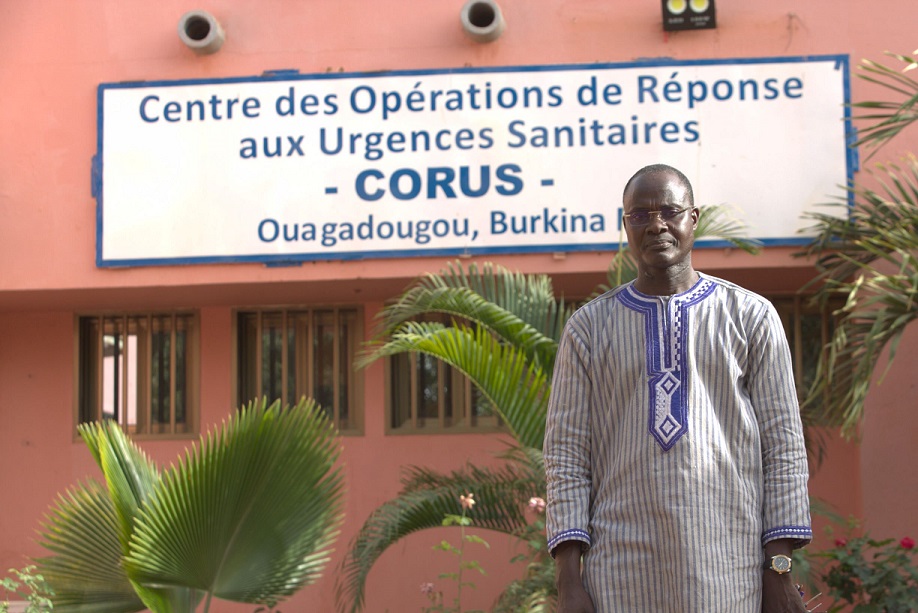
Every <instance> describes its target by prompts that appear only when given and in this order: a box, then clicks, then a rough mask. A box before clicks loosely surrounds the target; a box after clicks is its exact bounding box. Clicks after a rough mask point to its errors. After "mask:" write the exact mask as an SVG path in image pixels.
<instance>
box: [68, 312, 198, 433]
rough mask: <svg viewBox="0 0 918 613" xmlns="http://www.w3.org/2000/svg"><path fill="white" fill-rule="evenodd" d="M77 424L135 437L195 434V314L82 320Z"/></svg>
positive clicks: (165, 314)
mask: <svg viewBox="0 0 918 613" xmlns="http://www.w3.org/2000/svg"><path fill="white" fill-rule="evenodd" d="M77 327H78V336H79V339H78V342H77V345H78V352H79V354H78V356H77V364H78V385H77V388H78V389H77V396H78V402H77V404H78V409H77V410H78V414H79V422H80V423H86V422H90V421H98V420H102V419H111V420H114V421H116V422H118V424H120V425H121V427H122V428H123V429H124V431H125V432H127V433H129V434H133V435H182V434H194V433H195V432H196V430H197V427H196V426H197V424H196V417H197V391H196V386H195V383H196V379H195V376H194V373H195V372H196V368H197V363H198V358H197V320H196V317H195V315H193V314H191V313H147V314H127V315H100V316H82V317H79V318H78V324H77Z"/></svg>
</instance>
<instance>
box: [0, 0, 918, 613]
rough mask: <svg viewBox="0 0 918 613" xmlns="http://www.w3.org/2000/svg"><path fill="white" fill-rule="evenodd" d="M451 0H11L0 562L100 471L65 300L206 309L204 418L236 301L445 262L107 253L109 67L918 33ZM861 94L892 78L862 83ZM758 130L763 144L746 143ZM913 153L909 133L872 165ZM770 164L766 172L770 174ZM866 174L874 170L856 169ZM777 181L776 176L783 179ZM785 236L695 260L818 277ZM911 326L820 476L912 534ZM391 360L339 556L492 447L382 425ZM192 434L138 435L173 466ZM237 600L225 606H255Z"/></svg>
mask: <svg viewBox="0 0 918 613" xmlns="http://www.w3.org/2000/svg"><path fill="white" fill-rule="evenodd" d="M461 4H462V3H461V2H460V1H456V2H446V1H442V0H441V1H439V2H411V1H408V0H385V1H378V2H364V1H360V0H336V1H330V0H326V1H320V0H306V1H304V0H297V1H293V0H289V1H288V0H270V1H265V0H261V1H256V0H251V1H230V0H225V1H222V2H220V1H206V2H201V3H192V2H188V1H186V0H162V1H160V2H146V1H141V0H120V1H119V0H107V1H106V0H79V1H74V0H42V1H36V2H22V1H19V0H0V57H2V58H3V59H2V60H0V85H2V88H0V91H2V93H0V134H2V140H0V142H2V143H3V146H2V147H0V437H2V439H0V568H3V569H5V568H8V567H11V566H21V565H23V563H24V556H31V555H39V554H40V553H41V549H40V548H39V547H38V546H37V545H36V544H35V542H34V529H35V528H36V526H37V523H38V520H39V518H40V517H41V515H42V513H43V512H44V510H45V509H46V508H47V506H48V504H49V503H50V502H51V501H52V500H53V498H54V496H55V494H56V493H57V492H60V491H62V490H64V489H65V488H66V487H67V486H69V485H70V484H72V483H75V482H76V481H78V480H80V479H83V478H85V477H86V476H87V475H97V471H96V469H95V467H94V466H93V463H92V460H91V458H90V457H89V454H88V452H87V451H86V450H85V448H84V447H83V445H82V444H81V443H78V442H76V441H75V440H74V436H73V427H74V424H73V386H74V384H75V382H74V360H73V354H74V345H73V343H74V314H75V313H81V312H95V311H100V310H128V309H138V310H139V309H152V308H179V307H191V308H196V309H199V310H200V314H201V347H202V356H201V410H202V420H201V421H202V424H203V425H204V427H206V426H208V425H212V424H215V423H217V422H219V420H220V419H221V418H222V417H224V416H225V415H226V413H227V412H228V411H229V410H230V408H231V403H232V393H231V389H230V385H229V381H230V377H231V355H232V351H233V348H232V346H231V316H232V309H233V308H236V307H240V306H253V305H273V304H307V305H308V304H318V303H322V304H328V303H340V304H360V305H362V306H363V308H364V317H365V321H366V323H367V327H368V328H369V326H370V323H371V319H372V317H373V315H374V314H375V312H376V310H377V309H378V308H379V306H380V305H381V304H382V302H383V301H384V300H386V299H388V298H390V297H392V296H393V295H395V294H396V293H397V292H398V291H399V290H400V289H401V288H403V287H404V286H405V285H406V284H407V283H408V281H409V280H410V279H411V278H413V277H415V276H416V275H419V274H422V273H423V272H425V271H428V270H436V269H439V268H440V267H441V266H442V265H443V261H442V260H441V259H437V258H416V259H406V260H395V261H392V260H388V261H353V262H317V263H309V264H304V265H303V266H301V267H294V268H266V267H264V266H261V265H255V264H235V265H200V266H184V267H151V268H138V269H106V270H102V269H97V268H96V266H95V260H94V257H95V215H96V208H95V207H96V204H95V201H94V199H93V198H92V197H91V194H90V159H91V157H92V155H93V154H94V153H95V151H96V124H95V117H96V86H97V85H98V84H99V83H102V82H117V81H123V80H124V81H126V80H162V79H191V78H216V77H231V76H244V75H257V74H261V73H262V72H263V71H265V70H271V69H283V68H296V69H299V70H300V71H301V72H303V73H310V72H324V71H326V70H328V69H331V70H335V71H337V70H339V69H344V70H345V71H373V70H387V69H414V68H416V69H435V68H452V67H461V66H464V65H471V66H506V65H527V64H556V63H578V62H596V61H601V62H607V61H608V62H614V61H628V60H632V59H635V58H646V57H672V58H677V59H693V58H732V57H747V56H767V57H771V56H784V55H794V56H800V55H816V54H839V53H847V54H850V56H851V58H852V64H855V63H856V62H857V61H858V59H859V58H871V59H874V60H881V59H882V57H883V56H882V53H883V51H884V50H887V49H888V50H891V51H898V52H907V51H911V50H912V49H914V48H915V47H916V46H918V42H916V38H915V36H914V24H915V23H916V18H918V5H916V4H915V3H914V2H912V1H911V0H895V1H894V0H885V1H883V0H881V1H876V2H869V3H868V2H862V1H858V0H842V1H839V0H811V1H808V2H792V1H790V0H774V1H772V2H767V3H761V2H759V3H755V2H734V3H727V2H720V3H718V23H719V27H718V29H717V30H713V31H703V32H691V33H678V34H670V35H665V34H664V33H663V32H662V31H661V28H660V23H659V21H660V14H659V3H657V2H654V1H651V0H645V1H643V2H637V1H636V0H631V1H628V2H604V1H600V0H568V1H562V0H540V1H533V0H505V1H503V2H501V6H502V8H503V10H504V13H505V16H506V19H507V22H508V27H507V31H506V33H505V35H504V36H503V37H502V38H501V39H500V40H498V41H497V42H495V43H492V44H489V45H478V44H475V43H472V42H470V41H469V40H468V39H467V38H466V37H464V35H463V33H462V32H461V30H460V27H459V17H458V15H459V9H460V7H461ZM193 8H203V9H207V10H209V11H211V12H213V13H214V14H215V15H216V16H217V17H218V19H220V20H221V22H222V23H223V26H224V28H225V29H226V33H227V42H226V44H225V46H224V48H223V49H222V50H221V51H220V52H219V53H217V54H215V55H213V56H208V57H197V56H195V55H194V54H192V53H191V52H190V51H189V50H188V49H186V48H185V47H184V46H183V45H182V44H181V43H180V42H179V39H178V37H177V35H176V23H177V20H178V18H179V16H180V15H181V14H182V13H184V12H185V11H187V10H190V9H193ZM852 90H853V98H854V99H855V100H858V99H866V98H870V97H872V96H877V95H880V94H879V93H878V92H877V90H876V88H871V87H869V86H868V85H867V84H865V83H863V82H861V81H860V80H857V79H853V82H852ZM750 146H754V144H750ZM905 150H918V134H912V135H910V136H906V137H903V138H901V139H899V140H898V141H896V142H895V143H894V144H893V145H892V146H890V147H887V148H886V149H884V150H883V151H882V152H881V153H880V154H878V156H877V160H881V159H894V158H896V157H897V156H898V155H899V154H900V153H901V152H902V151H905ZM763 172H767V169H763ZM862 174H863V173H862ZM776 180H780V177H776ZM792 252H793V249H790V248H774V249H769V250H768V252H767V253H765V254H764V255H762V256H759V257H757V258H753V257H751V256H746V255H744V254H740V253H736V252H732V251H726V250H721V249H716V250H705V251H703V252H699V253H698V255H697V257H696V265H697V266H698V268H700V269H702V270H706V271H708V272H711V273H713V274H718V275H720V276H724V277H726V278H729V279H731V280H736V281H738V282H740V283H743V284H744V285H746V286H748V287H750V288H752V289H754V290H757V291H760V292H784V293H787V292H791V291H793V290H794V289H796V288H797V287H799V285H800V283H801V281H802V280H804V279H806V278H808V276H809V275H810V274H811V270H810V269H809V268H808V267H807V265H806V263H805V262H801V261H800V260H795V259H793V258H792V257H791V254H792ZM609 258H610V254H609V253H580V254H568V255H566V256H562V257H555V256H552V255H550V254H548V255H527V256H506V257H502V258H500V261H501V263H503V264H504V265H506V266H508V267H510V268H514V269H520V270H523V271H526V272H548V273H550V274H552V275H554V276H555V279H556V285H557V286H558V287H559V288H561V289H562V290H563V291H564V292H565V294H566V295H568V296H584V295H587V294H588V293H589V291H590V290H591V289H592V288H593V287H594V286H595V285H596V284H597V283H600V282H602V281H603V280H604V273H605V269H606V266H607V264H608V261H609ZM916 352H918V337H916V334H915V333H914V331H913V332H912V334H910V335H909V337H908V339H907V341H906V343H904V346H903V349H902V351H901V354H900V358H899V360H898V361H897V363H896V364H895V366H894V368H893V370H892V371H891V372H890V374H889V375H888V376H887V378H886V380H885V381H884V383H883V385H882V386H881V387H880V388H878V390H877V391H876V392H875V393H874V394H873V395H872V396H871V400H870V403H869V406H868V417H867V420H866V422H865V424H864V428H863V442H862V444H861V445H856V444H853V443H845V442H843V441H840V440H831V441H830V443H829V450H828V459H827V461H826V463H825V464H824V465H823V466H822V467H821V468H820V469H819V470H818V471H817V472H816V473H815V475H814V478H813V480H812V490H813V492H814V493H815V494H816V495H819V496H821V497H823V498H826V499H827V500H830V501H832V502H833V503H835V504H836V505H837V506H838V507H839V509H840V510H841V511H842V512H843V513H852V514H856V515H859V516H865V517H866V518H867V521H868V527H869V528H870V529H871V531H873V532H874V533H875V534H877V535H878V536H904V535H906V534H910V535H912V536H913V537H914V536H915V535H916V534H918V523H916V520H915V513H914V509H916V508H918V472H916V471H914V470H910V469H909V467H910V466H913V465H914V464H915V461H916V459H918V451H916V449H918V446H916V442H918V441H916V432H918V428H916V427H915V421H914V416H913V415H914V412H913V411H912V405H913V404H914V403H913V402H911V401H910V400H908V399H909V398H911V397H912V394H909V391H911V389H912V386H913V385H914V379H915V377H914V366H913V364H914V360H915V358H916V355H915V354H916ZM382 379H383V375H382V366H381V365H379V364H377V365H373V366H371V367H370V368H369V369H367V370H366V372H365V385H364V388H365V395H366V398H365V420H364V430H365V433H364V435H363V436H359V437H349V438H347V439H345V441H344V446H345V452H344V461H345V463H346V477H347V483H348V492H347V513H348V523H347V525H346V526H345V529H344V533H343V534H342V538H341V539H340V540H339V544H338V553H337V554H336V556H340V555H341V553H342V551H343V550H344V549H345V547H346V544H347V543H348V541H349V540H350V538H351V536H352V535H353V534H354V532H355V531H356V529H357V527H358V526H359V524H360V523H361V522H362V521H363V519H364V518H365V517H366V516H367V515H368V514H369V513H370V511H371V510H372V509H373V508H375V507H376V506H377V505H379V504H380V503H381V502H383V501H385V500H386V499H388V498H389V497H391V496H392V495H394V493H395V492H397V491H398V478H399V472H400V469H401V467H402V466H405V465H412V464H417V465H426V466H431V467H433V468H438V469H442V470H448V469H452V468H455V467H458V466H460V465H462V464H463V463H465V462H467V461H474V462H476V463H484V462H489V461H493V459H492V454H493V453H495V452H497V451H499V450H501V449H502V448H503V444H502V441H501V437H499V436H485V435H449V436H399V437H393V436H385V435H384V422H383V420H384V415H383V407H382V403H381V396H382V394H381V392H380V390H381V389H382ZM184 445H185V441H158V442H148V443H145V444H144V447H145V449H147V450H148V451H149V453H150V454H151V455H152V456H153V457H154V458H155V459H157V460H159V461H161V462H168V461H170V460H171V459H172V458H174V457H175V456H176V455H177V454H178V453H179V451H180V450H181V449H182V448H183V447H184ZM439 536H440V535H432V534H430V535H428V534H424V535H417V536H413V537H411V538H409V539H406V540H405V542H404V543H400V544H399V545H398V546H397V547H395V548H393V550H392V551H390V552H388V553H387V554H386V556H385V557H384V558H383V559H382V561H381V562H380V564H379V566H378V568H377V569H376V570H374V572H373V575H372V576H371V579H370V585H369V592H368V594H369V596H368V598H369V600H368V608H367V610H368V611H370V612H371V613H382V612H385V611H390V612H391V613H396V612H398V613H401V612H403V611H414V610H419V609H420V608H421V606H422V604H423V602H424V601H423V599H422V598H421V597H420V594H419V593H418V585H419V584H420V583H421V582H424V581H429V580H433V577H435V575H436V573H438V572H441V571H446V570H450V569H449V568H448V566H447V565H446V563H445V561H444V559H443V556H442V554H436V553H434V552H431V551H430V546H431V545H432V544H433V543H434V542H436V539H437V538H438V537H439ZM487 538H488V539H489V540H490V541H491V542H492V551H491V553H490V554H486V555H485V554H483V555H481V556H479V559H481V561H482V564H483V566H484V567H485V568H486V569H488V570H489V571H490V575H489V577H488V578H486V579H483V580H482V581H480V582H479V585H480V586H481V587H480V589H479V590H478V591H477V592H476V596H475V597H474V600H473V601H470V602H469V603H468V604H469V605H473V606H480V607H486V606H487V605H488V604H489V603H490V602H491V599H492V598H493V596H494V594H495V593H496V590H497V588H498V587H499V586H501V585H503V584H505V583H506V581H507V579H508V577H509V576H515V575H516V574H518V573H519V572H520V569H512V568H509V567H508V566H507V565H506V561H507V560H508V559H509V558H510V557H511V556H512V555H513V554H514V553H516V551H517V550H515V549H514V545H513V543H511V542H510V541H508V540H507V539H500V538H495V537H492V536H490V535H488V536H487ZM339 559H340V557H336V559H335V560H334V561H333V563H332V566H331V567H330V569H329V572H328V573H327V577H326V578H325V579H323V580H322V581H321V582H320V583H319V584H318V585H316V586H313V587H310V588H308V589H306V590H304V591H303V592H302V593H301V594H300V595H298V596H297V597H296V599H295V600H294V601H292V602H291V603H290V604H289V605H288V606H286V607H284V608H283V610H284V611H285V613H289V612H290V611H329V610H332V606H333V605H332V603H333V592H334V574H335V572H334V569H335V568H336V565H337V563H338V561H339ZM251 609H252V607H230V606H227V607H226V608H225V609H224V608H221V609H219V610H221V611H223V610H226V611H249V610H251Z"/></svg>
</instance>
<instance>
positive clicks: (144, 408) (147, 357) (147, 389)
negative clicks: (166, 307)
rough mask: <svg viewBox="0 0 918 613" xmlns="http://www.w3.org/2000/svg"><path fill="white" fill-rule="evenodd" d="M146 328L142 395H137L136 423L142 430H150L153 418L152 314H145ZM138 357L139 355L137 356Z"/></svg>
mask: <svg viewBox="0 0 918 613" xmlns="http://www.w3.org/2000/svg"><path fill="white" fill-rule="evenodd" d="M145 319H146V322H147V325H146V328H145V329H144V335H143V347H144V361H143V364H144V369H143V380H144V387H143V391H144V393H143V396H141V395H140V394H138V395H137V425H138V427H140V426H141V425H142V427H143V428H144V430H143V432H152V430H153V418H152V416H151V413H152V412H153V406H152V405H153V400H152V397H153V314H152V313H147V315H146V318H145ZM138 357H139V356H138Z"/></svg>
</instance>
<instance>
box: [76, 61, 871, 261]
mask: <svg viewBox="0 0 918 613" xmlns="http://www.w3.org/2000/svg"><path fill="white" fill-rule="evenodd" d="M816 62H831V63H832V64H833V65H834V67H835V69H836V70H839V71H842V78H843V91H844V99H845V108H844V121H845V129H846V134H848V135H849V139H848V142H852V143H853V142H854V140H853V139H854V138H855V132H854V128H853V127H852V123H851V108H850V100H851V85H850V70H849V63H850V60H849V56H848V55H847V54H835V55H809V56H789V57H756V58H717V59H693V60H676V59H672V58H647V59H639V60H635V61H630V62H596V63H590V64H571V63H568V64H554V65H534V66H519V65H517V66H500V67H463V68H446V69H436V70H430V69H415V70H393V71H378V72H337V73H316V74H299V73H298V72H297V71H296V69H278V70H273V71H266V72H265V73H264V74H262V75H260V76H255V75H251V76H243V77H226V78H217V79H213V78H211V79H179V80H153V81H131V82H120V83H101V84H99V86H98V88H97V92H96V98H97V113H96V122H97V132H98V134H97V145H96V148H97V151H96V155H95V158H94V160H96V161H93V162H92V190H93V195H94V197H95V198H96V266H97V267H99V268H117V267H127V266H161V265H182V264H222V263H247V262H258V263H272V262H285V263H289V262H310V261H335V260H342V261H349V260H361V259H382V258H401V257H426V256H430V257H452V256H456V255H486V254H487V255H501V254H527V253H553V252H570V253H576V252H586V251H617V250H618V248H619V246H620V244H619V243H618V242H609V243H590V244H584V243H570V244H552V245H526V246H501V247H478V248H473V247H468V248H465V247H463V248H450V249H418V250H414V249H403V250H398V251H390V250H381V251H348V252H340V253H336V252H325V251H322V252H310V253H294V254H290V253H285V254H277V255H271V254H242V255H239V254H234V255H225V256H224V255H206V256H195V257H161V258H157V257H150V258H126V259H104V258H103V252H102V244H103V236H104V227H103V217H104V216H103V211H104V202H103V186H104V170H105V168H104V160H105V157H104V146H103V143H104V136H103V134H104V129H105V126H104V118H105V92H106V91H108V90H124V89H137V88H150V87H178V86H193V85H204V84H231V83H268V82H299V81H327V80H340V79H352V78H360V79H379V78H384V77H393V76H427V75H441V74H457V75H459V74H505V73H517V72H527V73H528V72H533V73H535V72H543V73H551V72H562V71H569V70H577V71H584V70H607V69H621V68H654V67H679V66H722V65H756V64H795V63H816ZM858 164H859V156H858V152H857V149H856V148H853V147H850V148H849V149H848V153H847V156H846V165H847V179H848V183H849V185H850V184H852V183H853V180H854V172H855V170H857V168H858ZM549 182H551V183H549ZM543 184H548V185H550V184H553V180H551V179H546V180H543ZM853 204H854V202H853V195H851V194H849V206H853ZM619 215H621V211H619ZM619 222H620V220H619ZM760 242H761V243H762V244H763V245H764V246H800V245H805V244H807V243H808V242H809V239H807V238H802V237H779V238H766V239H760ZM697 246H699V247H712V248H723V247H729V246H730V243H728V242H727V241H699V243H698V245H697Z"/></svg>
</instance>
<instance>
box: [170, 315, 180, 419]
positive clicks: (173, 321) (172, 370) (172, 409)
mask: <svg viewBox="0 0 918 613" xmlns="http://www.w3.org/2000/svg"><path fill="white" fill-rule="evenodd" d="M169 323H170V330H169V432H170V433H172V432H175V412H176V411H175V409H176V406H175V361H176V360H175V352H176V351H177V349H176V346H175V345H176V342H175V341H176V337H177V336H178V334H177V330H176V328H178V325H177V322H176V315H175V313H172V317H170V318H169Z"/></svg>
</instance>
